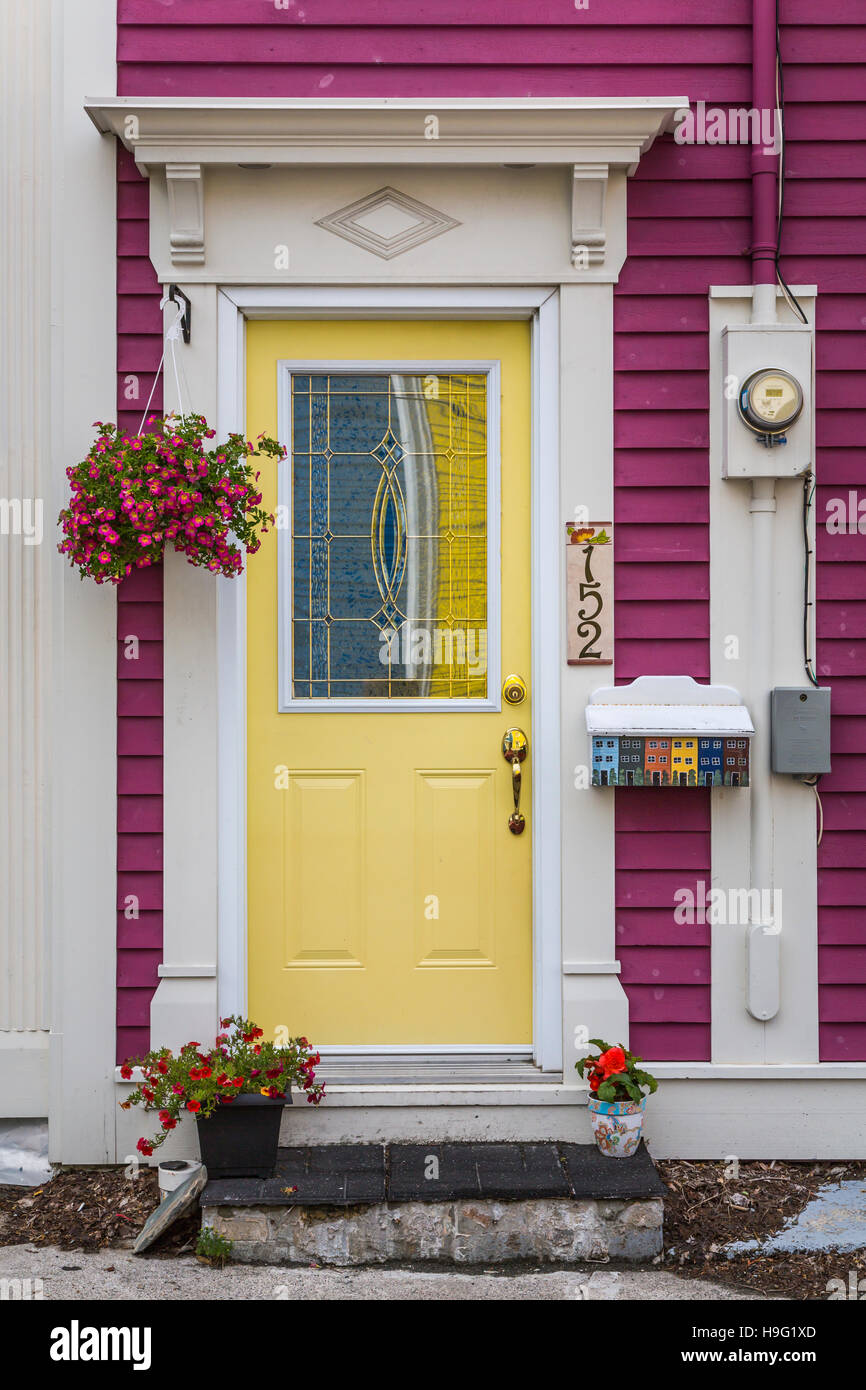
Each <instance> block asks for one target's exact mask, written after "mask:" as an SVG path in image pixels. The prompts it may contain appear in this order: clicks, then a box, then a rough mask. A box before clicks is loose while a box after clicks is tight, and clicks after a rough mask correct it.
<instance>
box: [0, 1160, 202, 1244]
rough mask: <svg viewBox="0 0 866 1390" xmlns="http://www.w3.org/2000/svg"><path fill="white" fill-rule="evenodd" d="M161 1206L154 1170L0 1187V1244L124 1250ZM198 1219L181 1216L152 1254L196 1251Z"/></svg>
mask: <svg viewBox="0 0 866 1390" xmlns="http://www.w3.org/2000/svg"><path fill="white" fill-rule="evenodd" d="M158 1206H159V1185H158V1183H157V1177H156V1172H155V1170H154V1169H150V1168H140V1169H139V1170H138V1176H137V1177H136V1178H135V1179H134V1180H133V1179H131V1178H128V1177H125V1176H124V1171H123V1169H120V1168H64V1169H61V1170H60V1172H58V1173H57V1174H56V1175H55V1176H54V1177H53V1178H52V1179H51V1181H50V1182H46V1183H44V1184H43V1186H42V1187H38V1188H32V1187H6V1186H0V1245H37V1246H38V1245H57V1246H59V1247H60V1249H61V1250H103V1249H105V1248H107V1247H111V1248H115V1249H118V1250H125V1249H129V1248H131V1246H132V1244H133V1241H134V1240H135V1237H136V1236H137V1235H138V1233H139V1231H140V1230H141V1228H142V1226H143V1225H144V1223H145V1221H146V1220H147V1218H148V1217H149V1216H150V1213H151V1212H152V1211H154V1210H155V1209H156V1207H158ZM200 1221H201V1218H200V1216H199V1213H198V1211H194V1212H192V1213H190V1215H188V1216H182V1217H180V1218H179V1220H178V1221H176V1222H175V1224H174V1225H173V1226H172V1227H171V1229H170V1230H169V1231H167V1232H166V1234H165V1235H164V1236H163V1237H162V1239H161V1240H160V1241H159V1244H158V1246H157V1247H156V1248H155V1250H154V1252H153V1253H154V1254H157V1255H178V1254H186V1253H188V1252H189V1251H191V1250H193V1249H194V1247H195V1241H196V1237H197V1235H198V1230H199V1226H200Z"/></svg>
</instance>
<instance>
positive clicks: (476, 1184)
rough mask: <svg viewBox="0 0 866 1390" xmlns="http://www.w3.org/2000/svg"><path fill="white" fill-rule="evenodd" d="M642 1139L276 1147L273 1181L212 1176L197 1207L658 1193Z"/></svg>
mask: <svg viewBox="0 0 866 1390" xmlns="http://www.w3.org/2000/svg"><path fill="white" fill-rule="evenodd" d="M663 1195H664V1186H663V1184H662V1182H661V1179H660V1178H659V1175H658V1173H657V1172H656V1169H655V1166H654V1164H653V1161H652V1159H651V1158H650V1156H649V1154H648V1152H647V1150H646V1148H645V1146H644V1145H643V1144H641V1146H640V1148H639V1150H638V1152H637V1153H636V1154H635V1155H634V1156H633V1157H632V1158H625V1159H610V1158H605V1156H604V1155H603V1154H601V1153H599V1151H598V1149H597V1148H596V1147H595V1145H594V1144H566V1143H553V1142H551V1143H533V1144H516V1143H515V1144H328V1145H317V1146H311V1147H309V1148H284V1149H280V1151H279V1158H278V1162H277V1170H276V1173H275V1176H274V1177H273V1178H268V1179H265V1180H261V1179H258V1178H224V1179H217V1180H213V1181H211V1182H209V1183H208V1184H207V1186H206V1187H205V1190H204V1192H203V1193H202V1197H201V1205H202V1206H203V1207H229V1206H230V1207H244V1206H263V1207H279V1206H304V1205H306V1206H323V1205H328V1206H355V1205H359V1204H364V1203H374V1202H388V1203H391V1204H394V1203H408V1202H449V1201H457V1200H460V1199H470V1198H481V1199H500V1200H503V1199H504V1200H512V1201H515V1200H524V1201H525V1200H531V1199H535V1198H545V1197H548V1198H553V1197H558V1198H563V1199H570V1200H579V1199H589V1200H612V1201H616V1200H620V1201H622V1200H628V1201H633V1200H635V1199H641V1198H646V1199H656V1200H658V1199H660V1198H661V1197H662V1196H663Z"/></svg>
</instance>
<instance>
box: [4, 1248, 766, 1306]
mask: <svg viewBox="0 0 866 1390" xmlns="http://www.w3.org/2000/svg"><path fill="white" fill-rule="evenodd" d="M28 1279H29V1280H30V1281H31V1283H30V1286H29V1287H30V1291H31V1296H32V1295H33V1292H36V1293H37V1295H38V1293H39V1292H41V1296H42V1297H43V1298H44V1299H80V1298H95V1299H108V1300H115V1299H148V1298H157V1299H160V1300H163V1301H165V1300H174V1299H191V1300H195V1299H231V1300H238V1299H266V1300H267V1299H289V1300H292V1301H296V1300H301V1301H303V1300H310V1299H312V1300H315V1299H349V1300H384V1301H388V1300H402V1299H419V1300H421V1299H423V1300H425V1301H430V1300H431V1299H435V1300H442V1301H444V1300H450V1299H459V1300H497V1299H509V1300H517V1301H545V1300H554V1301H562V1300H568V1301H572V1300H576V1299H584V1298H586V1297H587V1296H588V1297H589V1298H590V1299H641V1300H651V1301H652V1300H671V1299H676V1300H679V1301H688V1300H692V1301H701V1302H718V1301H719V1300H726V1301H730V1300H735V1301H739V1300H741V1299H743V1300H747V1299H754V1298H756V1297H758V1295H755V1294H749V1293H742V1294H740V1293H736V1292H733V1291H732V1290H730V1289H726V1288H721V1287H720V1286H719V1285H715V1284H708V1283H704V1282H702V1281H700V1280H697V1279H679V1278H677V1276H676V1275H673V1274H668V1273H665V1272H662V1271H657V1270H649V1269H637V1270H636V1269H628V1270H611V1269H609V1268H606V1267H605V1268H601V1267H599V1266H597V1265H596V1266H591V1265H590V1266H586V1267H585V1268H583V1269H574V1270H557V1271H555V1272H551V1273H541V1272H534V1271H529V1272H524V1273H521V1274H496V1273H484V1272H483V1271H482V1272H480V1273H452V1272H451V1271H450V1270H446V1271H440V1272H436V1273H429V1272H423V1273H421V1272H418V1271H416V1270H408V1269H387V1270H383V1269H353V1270H334V1269H314V1268H311V1269H298V1268H297V1267H292V1268H290V1269H285V1268H280V1267H274V1266H270V1265H269V1266H252V1265H230V1266H228V1267H227V1268H226V1269H224V1270H214V1269H210V1268H208V1267H207V1266H205V1265H200V1264H199V1263H198V1262H197V1261H196V1260H195V1259H194V1258H193V1257H192V1256H182V1257H181V1258H179V1259H165V1260H162V1259H140V1258H137V1257H136V1256H133V1255H130V1254H129V1253H128V1252H127V1251H125V1250H100V1251H97V1252H96V1253H87V1254H85V1253H83V1252H81V1251H68V1250H57V1249H54V1248H52V1247H48V1248H44V1249H36V1248H35V1247H33V1246H28V1245H7V1246H2V1247H0V1298H2V1297H3V1294H4V1291H5V1296H6V1297H9V1296H10V1295H11V1296H16V1295H18V1294H19V1292H20V1291H19V1288H18V1286H17V1285H14V1284H13V1285H12V1286H8V1285H4V1284H3V1283H2V1281H3V1280H21V1281H24V1280H28ZM35 1280H41V1281H42V1285H41V1290H40V1289H39V1286H38V1285H35V1283H34V1281H35ZM25 1287H26V1286H25Z"/></svg>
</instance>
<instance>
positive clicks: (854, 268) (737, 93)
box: [118, 0, 866, 1060]
mask: <svg viewBox="0 0 866 1390" xmlns="http://www.w3.org/2000/svg"><path fill="white" fill-rule="evenodd" d="M781 17H782V25H783V31H782V54H783V58H784V61H785V95H786V107H787V156H786V165H787V170H788V181H787V188H786V224H785V230H784V237H783V245H782V250H783V254H784V266H785V271H786V274H787V278H788V279H789V280H790V281H791V282H792V283H797V282H799V283H817V284H818V287H819V292H820V299H819V308H818V345H817V357H818V361H817V366H818V412H817V437H818V465H817V466H818V475H819V477H820V479H821V488H820V489H819V492H818V498H817V504H818V518H819V521H820V520H821V519H822V518H823V516H824V515H825V512H824V510H823V508H824V507H825V505H826V501H827V499H828V498H830V497H833V496H836V495H839V490H840V489H843V488H844V489H845V490H847V489H848V488H849V487H856V486H857V485H858V482H859V480H860V478H861V477H862V472H863V454H862V440H863V438H864V430H866V405H864V400H866V393H864V389H863V388H864V376H863V372H864V368H866V349H864V346H863V335H862V328H863V325H864V323H866V260H864V257H863V255H862V225H863V224H862V221H861V222H860V223H859V224H858V222H857V220H856V219H857V218H862V217H863V214H864V212H866V169H864V167H863V161H862V156H861V155H860V153H859V152H858V148H857V145H856V143H855V142H856V141H857V140H863V139H866V101H864V90H866V79H864V64H866V15H864V12H863V9H862V3H861V0H833V3H832V4H830V5H829V6H825V7H824V8H823V9H822V10H821V11H820V14H817V13H816V11H815V8H814V5H813V4H812V0H781ZM750 19H751V0H723V2H722V4H720V5H717V6H709V5H707V4H706V3H705V0H616V3H614V0H593V3H592V4H591V5H590V6H589V8H588V9H586V10H576V9H575V7H574V4H573V0H539V3H537V4H536V5H535V6H534V7H533V8H532V10H531V14H530V12H529V11H527V10H526V8H525V7H522V6H519V5H515V4H514V3H513V0H476V3H475V4H473V5H467V4H466V3H465V0H375V3H374V4H373V5H372V6H368V7H366V8H364V9H359V8H358V6H357V5H353V4H351V3H349V0H315V3H313V0H310V2H309V3H307V4H304V3H303V0H294V3H289V6H288V8H287V9H278V8H276V6H275V5H274V3H273V0H173V3H172V0H119V3H118V21H119V32H118V91H119V92H121V93H122V94H127V95H152V96H196V95H209V96H244V95H248V96H269V95H270V96H309V97H319V96H331V97H347V96H431V95H432V96H451V95H454V96H472V95H484V96H545V95H547V96H557V95H566V96H568V95H584V96H593V95H632V96H637V95H642V94H652V95H659V94H680V93H683V94H687V95H688V96H689V97H690V99H691V100H692V101H693V102H694V101H697V100H699V99H703V100H705V101H706V102H707V103H708V104H710V105H743V106H749V105H750V104H751V102H750V85H751V68H750V28H749V25H750ZM119 179H120V194H121V198H120V210H119V219H120V228H121V233H120V238H119V239H120V252H119V271H118V293H119V300H120V304H119V314H120V327H119V332H120V335H121V337H120V348H119V354H118V370H119V373H120V383H119V387H120V389H121V390H122V381H123V376H124V373H125V372H126V371H130V372H133V373H134V372H136V371H138V372H140V373H142V374H143V380H144V381H145V382H146V383H147V390H149V388H150V379H149V378H148V375H147V374H148V373H152V371H153V368H154V367H155V365H156V362H157V361H158V358H159V351H160V323H159V314H158V311H157V309H156V304H157V301H158V291H157V288H156V286H155V285H154V283H153V272H152V269H151V268H150V265H149V262H148V261H147V255H146V246H147V204H146V193H145V190H144V188H143V186H142V184H141V181H140V180H139V179H138V177H137V175H136V173H135V170H134V167H133V166H132V164H131V161H128V158H127V157H126V156H121V159H120V163H119ZM749 219H750V188H749V152H748V150H747V149H745V148H744V147H707V146H704V147H700V146H696V147H685V146H678V145H677V144H676V143H675V142H674V141H673V139H672V138H670V137H668V138H666V139H664V140H663V141H660V142H658V143H657V144H656V145H655V146H654V148H653V149H652V150H651V151H650V152H649V153H648V154H647V155H646V156H645V157H644V159H643V160H642V161H641V164H640V167H639V169H638V171H637V175H636V177H635V179H634V180H633V181H632V183H631V185H630V188H629V257H628V260H627V261H626V264H625V267H624V269H623V272H622V275H621V278H620V283H619V285H618V286H617V289H616V298H615V349H614V351H615V363H614V366H615V408H616V419H615V446H616V455H615V476H614V482H615V512H614V520H615V522H616V526H617V557H616V596H617V615H616V624H617V650H616V660H617V672H618V679H619V680H620V681H624V680H631V679H632V678H633V677H634V676H637V675H640V674H642V673H666V672H685V673H687V674H689V675H692V676H694V677H695V678H696V679H697V680H707V679H708V678H709V670H710V653H709V518H708V492H707V484H708V469H709V460H708V449H709V396H708V390H709V388H708V377H707V361H708V358H707V352H708V345H707V328H708V313H707V291H708V288H709V286H710V285H711V284H747V283H749V280H750V264H749V259H748V255H747V250H748V246H749V241H750V231H751V229H750V220H749ZM858 238H859V239H858ZM831 374H832V376H831ZM145 396H146V392H145ZM120 408H121V409H122V410H124V409H125V406H124V405H123V404H121V407H120ZM133 414H134V412H133ZM122 418H124V420H126V418H127V416H126V415H124V416H123V417H122ZM129 419H130V421H131V420H132V415H130V416H129ZM133 427H137V420H136V421H135V422H134V425H133ZM864 495H866V494H864ZM864 560H866V537H848V536H845V537H829V536H827V535H826V534H823V533H822V534H821V536H820V537H819V542H818V570H817V574H818V624H819V646H818V669H819V673H820V677H821V680H822V682H825V683H828V682H832V684H833V698H834V713H835V716H836V719H835V729H834V740H835V744H834V772H833V774H832V776H830V777H827V778H825V779H824V781H823V782H822V787H821V793H822V798H823V801H824V808H825V826H826V831H825V837H824V842H823V844H822V847H821V851H820V856H821V857H820V875H819V883H818V891H819V904H820V918H819V930H820V971H821V1055H822V1057H823V1058H824V1059H826V1060H837V1059H844V1060H850V1059H854V1058H864V1057H866V866H864V864H863V859H864V847H866V724H864V714H866V580H864V574H866V569H864V565H863V561H864ZM153 734H154V730H153V728H152V727H151V726H149V725H147V724H146V723H145V724H143V725H142V727H141V729H140V731H137V732H136V733H135V737H139V736H140V738H141V741H142V747H145V746H146V747H147V748H150V747H151V746H152V741H153ZM153 760H154V759H153V754H152V753H151V754H148V753H142V756H141V759H140V761H141V763H142V768H141V775H142V776H144V775H145V769H144V766H143V765H144V764H146V763H148V761H150V762H152V761H153ZM861 789H862V790H861ZM154 795H155V793H154ZM615 796H616V802H617V809H616V827H617V829H616V833H617V891H616V911H617V944H618V950H619V957H620V960H621V962H622V978H623V983H624V986H625V989H626V991H627V992H628V995H629V998H630V1002H631V1014H632V1039H633V1046H634V1047H635V1048H636V1049H637V1050H638V1051H639V1052H642V1053H643V1054H644V1055H645V1056H647V1057H648V1058H649V1057H652V1058H655V1059H658V1060H664V1059H672V1060H673V1059H693V1060H703V1059H707V1058H708V1057H709V1056H710V976H709V955H710V952H709V936H708V928H706V927H699V926H694V927H680V926H677V925H676V923H675V922H674V920H673V907H674V900H673V894H674V892H675V891H676V889H677V888H678V887H694V885H695V884H696V883H698V882H700V881H701V880H705V881H707V880H708V879H709V871H710V863H711V847H710V822H709V796H710V793H709V792H708V791H706V790H704V789H694V790H683V791H670V792H663V793H661V794H647V793H646V792H644V790H643V789H634V790H626V789H621V790H618V791H617V792H616V793H615ZM143 833H146V834H147V835H148V836H149V837H150V839H149V840H148V845H149V847H150V850H151V853H152V855H153V865H154V867H153V869H152V870H151V872H153V873H154V874H156V872H157V870H156V862H157V844H158V834H157V832H156V831H154V830H148V831H147V832H143ZM130 834H134V835H137V832H130ZM131 847H132V846H131ZM141 848H142V850H143V849H144V847H143V846H141ZM126 925H129V924H126ZM155 939H156V938H155V937H154V940H155ZM135 940H136V943H138V938H135ZM120 944H121V952H122V954H123V961H124V966H122V967H121V969H123V968H124V967H125V964H126V953H127V952H129V953H130V955H134V954H136V953H138V957H137V959H136V961H135V962H133V961H132V960H131V959H130V961H129V965H130V969H131V971H132V974H131V976H130V984H129V985H128V987H126V988H121V989H120V990H119V1004H118V1023H119V1028H121V1029H124V1030H125V1029H128V1028H132V1029H134V1028H137V1027H139V1028H140V1027H141V1026H142V1024H141V1023H140V1022H139V1021H138V1019H139V1017H140V1015H136V1014H135V1010H136V1009H137V1008H139V1009H140V1007H141V1003H142V1000H143V999H144V998H145V996H147V991H148V989H152V987H153V985H154V984H155V964H154V963H153V962H152V961H151V962H149V961H148V960H147V953H148V951H150V950H153V951H157V950H158V947H157V946H155V945H154V946H151V944H150V943H146V944H145V943H144V942H143V941H142V942H141V944H136V945H130V944H129V943H128V941H126V940H122V941H121V943H120ZM151 964H153V965H154V968H153V974H152V976H151V978H150V984H149V985H144V986H142V985H139V984H133V983H132V982H131V981H132V978H135V979H136V980H138V979H139V977H140V976H143V975H145V974H146V972H147V970H148V969H149V968H150V966H151ZM133 966H134V969H133ZM148 997H149V996H148ZM145 1014H146V1009H145ZM133 1019H134V1021H131V1020H133ZM145 1021H146V1020H145Z"/></svg>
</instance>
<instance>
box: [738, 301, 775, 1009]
mask: <svg viewBox="0 0 866 1390" xmlns="http://www.w3.org/2000/svg"><path fill="white" fill-rule="evenodd" d="M752 295H753V297H752V320H751V321H752V323H754V324H774V323H776V286H775V285H755V286H754V288H753V291H752ZM749 512H750V515H751V530H752V625H751V641H750V665H751V687H752V692H753V699H752V717H753V720H754V723H755V734H756V739H755V746H756V748H757V749H758V750H759V756H758V757H757V758H755V759H754V760H751V764H752V765H751V767H750V769H749V785H750V788H751V798H750V799H751V823H750V824H751V844H750V850H751V853H750V873H749V878H750V884H749V887H750V890H751V891H750V892H749V930H748V939H747V945H746V950H747V988H746V1003H747V1006H748V1010H749V1013H750V1014H751V1015H752V1017H753V1018H756V1019H759V1020H760V1021H761V1022H766V1021H767V1020H768V1019H771V1018H774V1017H775V1016H776V1014H777V1013H778V1012H779V1004H780V988H781V981H780V964H781V959H780V956H781V953H780V945H781V942H780V936H781V930H782V923H781V921H778V922H777V921H776V920H775V918H774V905H775V894H774V893H773V878H774V864H773V773H772V772H771V771H770V758H769V748H770V690H771V689H772V686H773V647H774V622H773V609H774V603H775V578H774V568H775V566H774V548H775V513H776V480H775V479H774V478H753V479H752V496H751V501H750V503H749Z"/></svg>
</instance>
